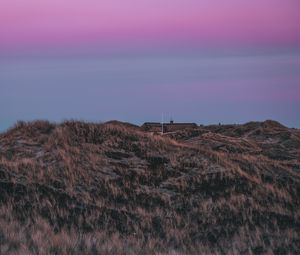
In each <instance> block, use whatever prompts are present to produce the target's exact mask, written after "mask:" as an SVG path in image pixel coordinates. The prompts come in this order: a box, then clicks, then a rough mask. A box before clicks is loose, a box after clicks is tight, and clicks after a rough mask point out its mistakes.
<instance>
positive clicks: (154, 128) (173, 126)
mask: <svg viewBox="0 0 300 255" xmlns="http://www.w3.org/2000/svg"><path fill="white" fill-rule="evenodd" d="M197 127H198V126H197V124H196V123H175V122H174V121H173V120H171V121H170V122H169V123H163V124H162V123H160V122H145V123H144V124H143V125H142V126H141V129H142V130H144V131H149V132H161V131H162V129H163V132H164V133H167V132H174V131H177V130H182V129H186V128H197Z"/></svg>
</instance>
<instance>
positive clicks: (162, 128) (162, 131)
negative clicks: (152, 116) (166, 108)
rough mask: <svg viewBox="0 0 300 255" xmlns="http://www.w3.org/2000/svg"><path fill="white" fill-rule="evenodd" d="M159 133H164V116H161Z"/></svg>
mask: <svg viewBox="0 0 300 255" xmlns="http://www.w3.org/2000/svg"><path fill="white" fill-rule="evenodd" d="M161 133H162V134H163V133H164V114H163V113H162V114H161Z"/></svg>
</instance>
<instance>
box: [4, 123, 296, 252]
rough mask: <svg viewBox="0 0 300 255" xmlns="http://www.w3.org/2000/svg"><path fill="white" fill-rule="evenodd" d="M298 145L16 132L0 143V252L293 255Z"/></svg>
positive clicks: (207, 133) (111, 127)
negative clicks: (283, 151)
mask: <svg viewBox="0 0 300 255" xmlns="http://www.w3.org/2000/svg"><path fill="white" fill-rule="evenodd" d="M257 130H259V132H258V131H257ZM256 133H257V135H255V134H256ZM299 137H300V135H299V131H298V130H292V129H288V128H285V127H283V126H281V125H278V124H276V123H273V122H267V123H262V124H260V123H250V124H246V125H244V126H237V125H234V126H214V127H201V128H199V129H195V130H186V131H185V130H183V131H180V132H177V133H173V134H171V135H170V136H169V135H165V136H160V135H152V134H150V133H145V132H142V131H140V130H139V128H138V127H136V126H133V125H130V124H128V123H119V122H110V123H104V124H95V123H83V122H76V121H67V122H64V123H62V124H52V123H49V122H47V121H36V122H32V123H24V122H19V123H17V124H16V126H15V127H13V128H11V129H10V130H8V131H7V132H5V133H3V134H0V201H1V207H0V254H170V255H171V254H173V255H178V254H228V253H230V254H287V253H290V254H297V251H299V249H300V245H299V244H300V242H299V238H300V235H299V233H300V219H299V217H300V206H299V205H300V200H299V196H300V176H299V173H300V167H299V166H300V162H299V158H300V157H299V155H300V154H299V151H300V144H299V145H298V138H299ZM270 141H271V142H272V148H271V147H269V145H268V144H269V143H270ZM299 141H300V140H299ZM282 146H284V147H282ZM274 149H276V150H277V151H276V150H275V151H274ZM282 150H285V151H286V152H285V154H284V155H281V154H282V153H281V151H282ZM270 151H271V152H270ZM278 151H279V152H278ZM276 153H279V154H280V155H279V154H278V156H276V155H277V154H276Z"/></svg>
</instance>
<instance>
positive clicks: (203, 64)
mask: <svg viewBox="0 0 300 255" xmlns="http://www.w3.org/2000/svg"><path fill="white" fill-rule="evenodd" d="M299 10H300V1H298V0H285V1H283V0H252V1H246V0H245V1H243V0H226V1H224V0H201V1H200V0H151V1H150V0H149V1H148V0H110V1H97V0H86V1H82V0H43V1H40V0H26V1H24V0H1V8H0V121H1V123H0V130H3V129H5V128H7V127H8V126H10V125H12V123H14V122H15V121H16V120H18V119H24V120H31V119H35V118H43V119H50V120H54V121H60V120H62V119H68V118H79V119H85V120H93V121H97V120H103V121H104V120H109V119H120V120H124V121H131V122H135V123H141V122H143V121H146V120H156V121H157V120H159V119H160V116H161V112H165V115H166V117H167V118H169V117H170V116H171V115H172V116H173V117H174V119H175V120H178V121H195V122H198V123H204V124H205V123H213V122H227V123H228V122H245V121H249V120H263V119H267V118H272V119H277V120H279V121H281V122H283V123H284V124H287V125H289V126H297V127H300V120H299V116H298V115H299V114H298V112H297V109H299V108H300V103H299V102H300V47H299V46H300V15H299ZM153 102H155V105H153Z"/></svg>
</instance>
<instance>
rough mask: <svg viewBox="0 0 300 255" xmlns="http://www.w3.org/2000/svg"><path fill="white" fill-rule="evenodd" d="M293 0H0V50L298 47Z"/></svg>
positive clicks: (299, 7)
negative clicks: (84, 47) (67, 46)
mask: <svg viewBox="0 0 300 255" xmlns="http://www.w3.org/2000/svg"><path fill="white" fill-rule="evenodd" d="M299 11H300V1H299V0H251V1H250V0H249V1H246V0H226V1H225V0H202V1H201V0H105V1H100V0H98V1H97V0H1V8H0V51H1V50H4V49H8V48H10V49H15V48H22V49H27V48H28V49H30V48H34V47H42V48H43V47H44V48H47V47H53V46H55V47H57V46H58V47H60V46H66V45H72V46H76V45H110V44H113V45H116V46H118V45H131V44H133V45H145V46H147V45H149V44H150V45H151V44H157V45H168V44H173V43H175V44H176V43H179V44H183V45H186V46H189V45H193V46H195V45H196V46H197V45H198V46H201V45H210V44H213V45H219V44H222V45H227V44H229V45H231V44H232V45H238V46H241V45H242V46H243V45H246V46H249V45H257V44H258V45H260V44H262V45H275V46H276V45H285V46H289V45H299V43H300V15H299Z"/></svg>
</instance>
